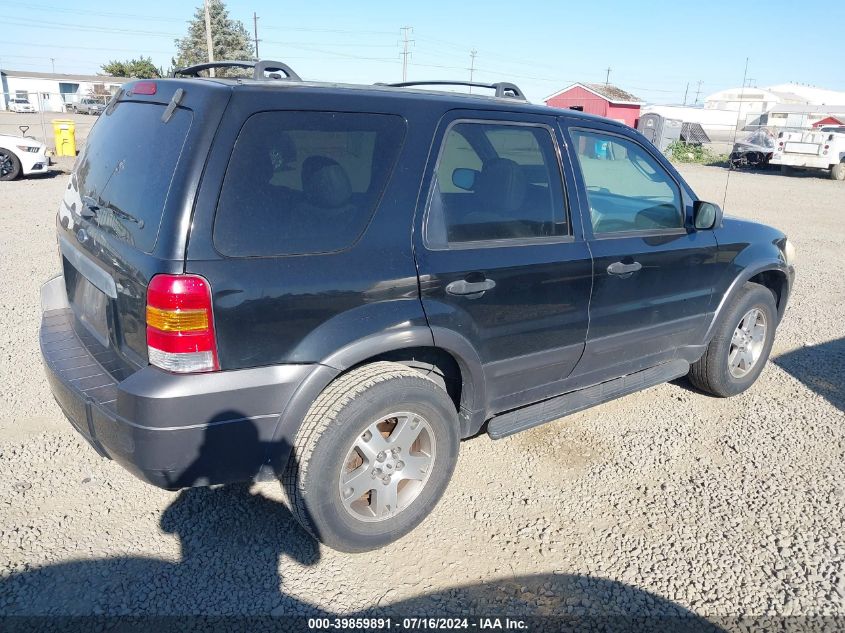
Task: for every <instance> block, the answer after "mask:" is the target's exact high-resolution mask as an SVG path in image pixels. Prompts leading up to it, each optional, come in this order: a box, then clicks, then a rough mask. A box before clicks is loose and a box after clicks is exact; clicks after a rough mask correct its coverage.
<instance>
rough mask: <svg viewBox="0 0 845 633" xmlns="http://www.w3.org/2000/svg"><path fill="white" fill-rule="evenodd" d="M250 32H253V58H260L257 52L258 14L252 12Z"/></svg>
mask: <svg viewBox="0 0 845 633" xmlns="http://www.w3.org/2000/svg"><path fill="white" fill-rule="evenodd" d="M252 32H253V33H254V34H255V59H261V57H260V56H259V54H258V16H257V15H256V14H255V11H253V12H252Z"/></svg>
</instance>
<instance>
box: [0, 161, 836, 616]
mask: <svg viewBox="0 0 845 633" xmlns="http://www.w3.org/2000/svg"><path fill="white" fill-rule="evenodd" d="M683 171H684V173H685V175H686V176H687V177H688V178H689V180H690V182H691V183H692V184H693V186H694V188H695V189H696V190H697V191H698V192H699V194H700V195H701V196H702V197H705V198H707V199H711V200H714V201H716V202H718V203H721V202H722V199H723V192H724V186H725V177H726V174H727V172H726V171H725V170H723V169H719V168H713V167H697V166H693V167H684V168H683ZM64 184H65V176H59V177H56V178H52V179H50V178H47V179H39V180H26V181H17V182H13V183H0V253H2V255H3V256H2V258H0V271H1V272H2V280H3V283H2V284H0V384H2V385H3V387H4V388H3V390H2V393H1V394H0V398H1V399H2V400H0V469H2V473H3V476H2V478H0V507H2V512H0V613H5V614H31V613H62V614H69V613H79V614H89V613H115V614H128V613H133V614H150V613H181V614H185V613H200V612H205V613H214V614H239V613H248V614H266V613H273V614H281V613H303V612H314V610H327V611H329V612H332V613H351V612H358V611H361V610H366V609H368V608H370V607H373V606H375V605H378V606H380V607H383V608H385V609H387V610H394V611H400V612H403V613H409V612H413V613H417V614H421V613H427V614H442V613H461V612H463V611H465V610H466V609H484V607H485V605H492V606H491V607H490V609H492V610H495V611H498V612H507V613H511V614H523V615H525V614H536V613H598V614H607V613H615V614H639V615H661V614H678V613H682V612H684V611H683V610H685V609H686V610H689V611H692V612H693V613H695V614H698V615H700V616H706V617H710V618H717V617H719V616H723V615H733V616H735V615H766V614H768V615H788V614H813V615H840V616H843V617H845V387H843V383H845V339H843V336H845V327H843V324H844V323H845V276H843V275H842V272H841V271H842V253H843V244H845V217H843V214H845V186H843V183H837V182H832V181H829V180H826V179H824V178H815V177H803V178H787V177H782V176H780V175H775V174H770V175H768V174H746V173H734V174H733V175H732V176H731V179H730V190H729V195H728V196H727V210H728V212H729V213H733V214H736V215H740V216H743V217H748V218H752V219H755V220H761V221H764V222H768V223H771V224H774V225H776V226H778V227H780V228H782V229H784V230H785V231H786V232H787V233H788V234H789V235H790V236H791V238H792V239H793V240H794V242H795V245H796V246H797V249H798V262H799V272H798V283H797V289H796V291H795V293H794V296H793V298H792V301H791V307H790V309H789V311H788V313H787V316H786V320H785V322H784V323H783V324H782V326H781V328H780V330H779V332H778V336H777V340H776V342H775V347H774V351H773V356H774V362H772V363H770V364H769V366H768V367H767V368H766V370H765V371H764V372H763V374H762V376H761V378H760V380H759V382H758V383H757V384H756V385H755V387H754V388H752V389H751V390H750V391H748V392H746V393H745V394H743V395H741V396H738V397H736V398H733V399H729V400H717V399H714V398H710V397H707V396H705V395H702V394H699V393H696V392H695V391H692V390H691V389H690V388H689V387H688V386H687V384H686V383H685V382H684V381H679V382H677V383H675V384H668V385H663V386H660V387H657V388H654V389H651V390H649V391H646V392H644V393H640V394H636V395H633V396H629V397H627V398H624V399H622V400H619V401H616V402H614V403H610V404H607V405H604V406H601V407H598V408H595V409H592V410H590V411H587V412H584V413H581V414H578V415H574V416H571V417H569V418H567V419H565V420H562V421H559V422H555V423H553V424H549V425H546V426H543V427H540V428H537V429H535V430H532V431H528V432H526V433H523V434H521V435H517V436H514V437H512V438H509V439H507V440H503V441H499V442H492V441H490V440H489V439H488V438H487V437H486V436H482V437H479V438H476V439H473V440H470V441H467V442H464V443H463V445H462V454H461V457H460V461H459V464H458V468H457V471H456V473H455V477H454V480H453V482H452V484H451V486H450V488H449V490H448V492H447V494H446V497H445V498H444V500H443V501H442V502H441V504H440V505H439V507H438V508H437V509H436V511H435V512H434V513H433V515H432V516H431V517H430V518H429V519H428V520H427V521H426V522H425V523H424V524H423V525H422V526H420V527H419V528H418V529H417V530H416V531H414V532H412V533H411V534H410V535H409V536H407V537H406V538H404V539H402V540H401V541H399V542H398V543H395V544H394V545H392V546H390V547H388V548H385V549H384V550H381V551H378V552H373V553H369V554H362V555H354V556H353V555H345V554H339V553H336V552H334V551H331V550H328V549H325V548H320V547H318V546H316V545H315V543H314V542H313V541H312V540H311V539H309V538H308V537H307V536H306V534H305V533H304V532H303V531H302V530H300V529H299V528H298V527H297V525H296V524H295V523H294V521H293V519H292V518H291V516H290V514H289V513H288V511H287V509H286V508H285V506H284V505H283V504H282V502H281V493H280V491H279V489H278V486H276V485H273V484H261V485H253V486H233V487H226V488H216V489H194V490H188V491H183V492H179V493H170V492H164V491H161V490H158V489H155V488H152V487H150V486H147V485H145V484H142V483H141V482H139V481H137V480H136V479H134V478H133V477H132V476H131V475H129V474H127V473H126V472H124V471H123V470H122V469H121V468H120V467H118V466H116V465H115V464H112V463H110V462H107V461H104V460H102V459H100V458H98V457H97V456H96V455H95V453H94V451H93V450H92V449H90V448H89V447H88V446H87V445H85V444H84V443H83V442H82V441H80V439H78V438H77V436H76V434H75V433H74V432H72V431H71V428H70V426H69V424H68V423H67V422H65V420H64V418H63V417H62V414H61V413H60V411H59V410H58V408H57V406H56V405H55V404H54V402H53V400H52V397H51V395H50V393H49V391H48V389H47V385H46V382H45V380H44V377H43V373H42V369H41V366H40V360H39V353H38V343H37V331H38V321H39V305H38V289H39V285H40V283H41V282H42V281H44V280H45V279H47V278H48V277H49V276H51V275H52V274H53V273H54V271H56V269H57V265H58V260H57V255H56V242H55V237H54V226H53V222H54V215H55V209H56V205H57V202H58V200H59V198H60V194H61V190H62V187H63V186H64ZM490 609H487V610H488V611H489V610H490Z"/></svg>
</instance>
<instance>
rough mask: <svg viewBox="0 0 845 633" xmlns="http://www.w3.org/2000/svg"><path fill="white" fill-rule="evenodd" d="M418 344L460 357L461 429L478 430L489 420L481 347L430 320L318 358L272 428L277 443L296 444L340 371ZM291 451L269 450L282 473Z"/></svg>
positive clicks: (458, 360)
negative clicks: (316, 402) (304, 423)
mask: <svg viewBox="0 0 845 633" xmlns="http://www.w3.org/2000/svg"><path fill="white" fill-rule="evenodd" d="M413 347H431V348H435V349H441V350H443V351H445V352H447V353H448V354H449V355H451V356H452V357H453V358H454V359H455V361H456V362H457V364H458V367H459V368H460V370H461V379H462V382H463V386H462V391H461V394H462V398H461V411H460V412H459V417H460V420H461V431H462V433H463V434H464V435H466V434H470V433H474V432H476V431H477V430H478V429H477V427H480V424H481V423H483V421H484V420H483V418H484V414H485V411H486V409H485V407H484V402H485V401H484V397H485V388H484V373H483V369H482V365H481V359H480V358H479V356H478V353H477V352H476V351H475V349H474V348H473V347H472V345H471V344H470V343H469V341H467V340H466V339H465V338H464V337H463V336H461V335H460V334H458V333H456V332H453V331H451V330H448V329H446V328H439V327H435V328H432V329H429V328H428V327H425V326H415V327H410V328H403V329H401V330H395V331H388V332H382V333H378V334H372V335H370V336H365V337H363V338H360V339H358V340H355V341H353V342H351V343H349V344H348V345H346V346H344V347H342V348H341V349H339V350H337V351H335V352H333V353H332V354H331V355H330V356H328V357H327V358H325V359H324V360H323V361H321V362H320V363H318V364H316V365H315V366H314V370H313V371H312V372H311V373H310V374H309V375H308V376H307V377H306V378H305V380H303V381H302V383H301V384H300V385H299V386H298V387H297V389H296V391H295V392H294V393H293V395H292V396H291V398H290V400H289V401H288V403H287V405H286V406H285V408H284V410H283V411H282V413H281V414H280V415H279V417H278V420H277V422H276V428H275V429H274V431H273V442H274V444H280V445H288V446H293V443H294V439H295V436H296V433H297V432H298V430H299V427H300V426H301V425H302V421H303V420H304V419H305V416H306V414H307V413H308V409H309V408H310V407H311V404H312V403H313V402H314V400H315V399H316V398H317V396H318V395H319V394H320V393H321V392H322V391H323V390H324V389H325V388H326V387H327V386H328V385H329V384H330V383H331V382H332V381H333V380H335V379H336V378H337V377H338V376H340V375H341V374H343V373H345V372H346V371H348V370H349V369H351V368H353V367H356V366H358V365H360V364H362V363H366V362H367V360H369V359H372V358H375V357H377V356H379V355H381V354H385V353H387V352H392V351H397V350H402V349H406V348H413ZM479 421H480V422H479ZM283 453H284V454H283ZM288 455H289V452H287V451H285V452H281V451H280V452H277V453H276V454H275V455H270V456H268V460H269V463H270V465H271V467H272V468H273V469H274V470H275V472H276V474H277V475H281V474H282V472H283V470H284V468H285V466H286V463H287V459H288Z"/></svg>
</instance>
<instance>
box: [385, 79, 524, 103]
mask: <svg viewBox="0 0 845 633" xmlns="http://www.w3.org/2000/svg"><path fill="white" fill-rule="evenodd" d="M376 85H377V86H390V87H391V88H411V87H413V86H469V87H471V88H489V89H490V90H495V91H496V96H497V97H505V98H508V99H519V100H521V101H526V99H525V94H524V93H523V92H522V90H520V89H519V88H518V87H517V86H516V84H512V83H508V82H506V81H500V82H498V83H494V84H485V83H479V82H477V81H449V80H443V79H435V80H432V81H401V82H399V83H395V84H389V83H378V84H376Z"/></svg>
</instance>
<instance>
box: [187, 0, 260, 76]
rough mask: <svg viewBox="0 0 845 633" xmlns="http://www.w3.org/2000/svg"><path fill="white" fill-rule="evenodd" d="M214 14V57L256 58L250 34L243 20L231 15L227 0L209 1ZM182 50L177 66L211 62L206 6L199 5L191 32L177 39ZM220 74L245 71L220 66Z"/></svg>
mask: <svg viewBox="0 0 845 633" xmlns="http://www.w3.org/2000/svg"><path fill="white" fill-rule="evenodd" d="M208 5H209V7H208V9H209V14H210V16H211V39H212V43H213V47H214V60H215V61H220V60H224V59H255V48H254V46H253V42H252V39H251V38H250V37H249V33H248V32H247V30H246V28H244V25H243V23H242V22H241V21H240V20H233V19H231V18H230V17H229V11H228V9H226V5H225V4H223V0H209V2H208ZM176 50H177V51H178V53H177V55H176V57H175V58H174V60H173V65H174V67H176V68H184V67H185V66H192V65H193V64H202V63H204V62H207V61H208V47H207V46H206V37H205V5H201V6H199V7H197V10H196V11H195V12H194V18H193V20H191V21H190V22H189V23H188V34H187V35H186V36H185V37H183V38H180V39H177V40H176ZM216 73H217V75H222V76H232V75H240V74H243V71H242V70H240V71H239V70H237V69H216Z"/></svg>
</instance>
